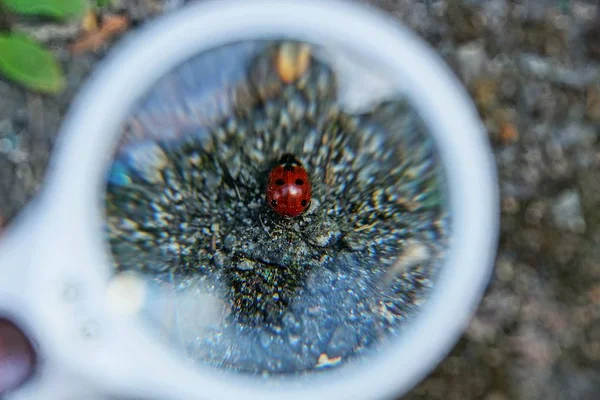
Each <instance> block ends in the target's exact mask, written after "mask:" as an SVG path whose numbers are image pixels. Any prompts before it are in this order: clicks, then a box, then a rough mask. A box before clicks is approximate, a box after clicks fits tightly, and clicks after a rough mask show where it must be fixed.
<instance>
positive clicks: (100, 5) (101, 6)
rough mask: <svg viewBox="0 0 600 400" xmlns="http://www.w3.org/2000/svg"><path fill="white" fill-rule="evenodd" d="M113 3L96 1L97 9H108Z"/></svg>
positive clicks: (102, 0)
mask: <svg viewBox="0 0 600 400" xmlns="http://www.w3.org/2000/svg"><path fill="white" fill-rule="evenodd" d="M111 3H112V0H96V7H98V8H104V7H108V6H110V5H111Z"/></svg>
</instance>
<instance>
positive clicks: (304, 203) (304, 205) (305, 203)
mask: <svg viewBox="0 0 600 400" xmlns="http://www.w3.org/2000/svg"><path fill="white" fill-rule="evenodd" d="M300 204H302V207H306V205H307V204H308V201H306V200H302V201H301V202H300Z"/></svg>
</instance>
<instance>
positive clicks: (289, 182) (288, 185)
mask: <svg viewBox="0 0 600 400" xmlns="http://www.w3.org/2000/svg"><path fill="white" fill-rule="evenodd" d="M311 191H312V185H311V184H310V180H309V179H308V173H307V172H306V170H305V169H304V167H303V166H302V164H301V163H300V161H298V159H297V158H296V157H294V156H293V155H291V154H284V155H283V156H282V157H281V159H280V160H279V164H278V165H277V166H276V167H275V168H273V169H272V170H271V172H270V173H269V180H268V182H267V203H268V204H269V206H271V208H272V209H273V210H274V211H275V212H276V213H277V214H279V215H281V216H282V217H286V218H294V217H297V216H298V215H300V214H302V213H303V212H304V211H306V210H307V209H308V207H309V206H310V195H311Z"/></svg>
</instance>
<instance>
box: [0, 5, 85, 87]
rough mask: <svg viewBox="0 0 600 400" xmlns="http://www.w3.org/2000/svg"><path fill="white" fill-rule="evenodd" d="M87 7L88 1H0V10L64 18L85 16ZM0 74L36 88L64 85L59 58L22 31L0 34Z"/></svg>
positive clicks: (25, 85) (0, 11) (26, 14)
mask: <svg viewBox="0 0 600 400" xmlns="http://www.w3.org/2000/svg"><path fill="white" fill-rule="evenodd" d="M86 6H87V2H86V0H0V13H2V12H6V11H9V12H12V13H15V14H20V15H25V16H38V17H50V18H54V19H60V20H62V19H66V18H70V17H78V16H80V15H82V14H83V12H84V11H85V9H86ZM0 74H2V75H3V76H4V77H5V78H7V79H10V80H12V81H15V82H17V83H20V84H21V85H23V86H24V87H26V88H28V89H30V90H34V91H39V92H45V93H58V92H60V91H62V90H63V89H64V87H65V78H64V75H63V72H62V70H61V68H60V65H59V63H58V60H57V59H56V58H55V57H54V55H53V54H52V53H50V52H49V51H47V50H44V49H43V48H42V47H41V46H40V45H39V44H37V43H36V42H35V41H33V40H32V39H31V38H29V37H27V36H25V35H23V34H16V33H3V34H1V35H0Z"/></svg>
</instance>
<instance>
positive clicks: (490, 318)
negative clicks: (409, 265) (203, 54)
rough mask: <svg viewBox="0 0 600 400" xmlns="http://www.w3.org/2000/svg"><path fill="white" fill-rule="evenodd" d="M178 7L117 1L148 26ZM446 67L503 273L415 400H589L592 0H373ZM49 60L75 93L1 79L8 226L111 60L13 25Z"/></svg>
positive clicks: (60, 37)
mask: <svg viewBox="0 0 600 400" xmlns="http://www.w3.org/2000/svg"><path fill="white" fill-rule="evenodd" d="M181 3H183V2H179V1H168V2H158V1H157V2H138V1H131V2H125V1H116V2H115V4H116V5H115V6H113V7H114V10H115V11H119V12H122V13H125V14H126V15H128V16H130V17H131V19H132V20H133V21H134V22H135V23H139V24H141V23H143V22H144V21H146V20H148V19H151V18H153V17H154V16H156V15H158V14H160V13H165V12H170V11H171V10H172V9H174V8H177V7H179V6H181V5H182V4H181ZM374 3H375V4H376V5H377V6H379V7H380V8H382V9H384V10H386V11H387V12H389V13H390V14H391V15H393V16H394V17H396V18H398V19H399V20H400V21H402V22H404V23H405V24H407V25H408V26H410V27H412V28H413V29H415V31H416V32H417V33H418V34H419V35H420V36H421V37H423V38H424V39H425V40H426V41H428V42H429V43H430V44H431V45H432V46H433V47H434V48H436V49H437V50H438V52H439V54H440V55H441V56H442V57H443V58H444V59H445V60H446V61H447V62H448V63H449V64H450V66H451V67H452V68H453V69H454V71H455V72H456V73H457V75H458V76H459V77H460V79H461V80H462V82H463V83H464V85H465V86H466V87H467V88H468V90H469V91H470V93H471V94H472V96H473V99H474V101H475V102H476V104H477V105H478V107H479V110H480V114H481V117H482V119H483V120H484V122H485V124H486V126H487V128H488V133H489V137H490V140H491V141H492V143H493V146H494V151H495V154H496V160H497V164H498V169H499V177H500V189H501V195H502V227H501V229H502V235H501V243H500V249H499V252H498V258H497V261H496V266H495V267H496V268H495V274H494V277H493V280H492V282H491V283H490V285H489V288H488V290H487V293H486V296H485V298H484V299H483V302H482V304H481V306H480V307H479V310H478V312H477V315H476V316H475V317H474V318H473V320H472V321H471V324H470V326H469V328H468V329H467V331H466V332H465V334H464V336H463V338H462V339H461V340H460V342H459V343H458V344H457V346H456V347H455V348H454V350H453V351H452V352H451V353H450V354H449V355H448V357H447V358H446V359H445V360H444V361H443V362H442V363H441V364H440V365H439V366H438V368H436V370H435V371H433V372H432V374H431V375H430V376H429V377H428V378H427V379H425V380H424V381H423V382H422V383H421V384H419V385H418V386H417V387H416V388H415V389H414V390H413V391H412V392H411V393H410V394H408V395H407V398H414V399H479V398H481V399H490V400H492V399H493V400H502V399H513V398H516V399H594V398H597V393H599V392H600V372H598V371H599V370H600V269H599V268H600V250H599V249H600V247H599V244H600V214H599V213H598V209H599V206H600V179H599V178H598V177H599V176H600V143H599V141H598V130H599V127H600V78H599V77H600V65H599V60H600V49H599V47H598V43H600V19H598V17H597V7H596V5H595V4H594V3H595V2H592V1H587V2H586V1H566V0H564V1H550V0H544V1H508V0H489V1H475V0H470V1H467V0H465V1H457V0H452V1H385V0H382V1H375V2H374ZM16 27H17V28H18V29H22V30H27V31H29V32H32V33H34V34H35V35H36V37H39V38H40V39H41V40H43V41H44V42H45V43H47V44H48V46H50V47H51V48H53V49H54V51H55V52H56V54H57V55H58V56H59V57H60V58H61V60H62V62H63V67H64V68H65V70H66V71H67V74H68V79H69V87H68V89H67V91H66V92H65V93H63V94H62V95H60V96H58V97H54V98H50V97H46V96H39V95H36V94H31V93H26V92H25V91H24V90H22V89H21V88H19V87H17V86H15V85H13V84H10V83H7V82H0V215H1V216H2V218H3V219H4V221H9V220H10V219H11V218H12V217H13V216H14V215H15V213H16V212H18V210H19V209H21V207H23V205H24V204H25V203H26V201H27V199H28V198H29V197H30V196H31V195H33V194H35V192H36V191H37V190H38V188H39V186H40V185H41V184H42V182H43V172H44V168H45V166H46V163H47V159H48V155H49V153H50V150H51V148H52V143H53V141H54V138H55V135H56V132H57V129H58V126H59V123H60V120H61V117H62V115H63V114H64V112H65V110H66V108H67V107H68V105H69V103H70V100H71V99H72V96H73V94H74V93H75V92H76V90H77V89H78V87H79V86H80V85H81V83H82V82H83V81H84V80H85V77H86V76H87V74H88V73H89V72H90V71H91V70H93V68H94V65H95V63H96V62H97V61H98V60H100V59H102V57H103V56H104V54H105V52H106V50H107V49H108V48H109V47H110V45H106V46H105V48H102V49H99V50H98V51H97V52H96V53H94V54H86V55H80V56H73V55H70V54H69V53H68V51H67V50H66V46H67V44H68V43H69V42H70V41H72V40H73V39H74V38H75V36H76V34H77V24H76V23H74V24H71V25H69V24H67V25H66V26H65V25H61V26H59V25H55V24H49V23H41V22H35V23H34V22H30V21H17V24H16Z"/></svg>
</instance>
